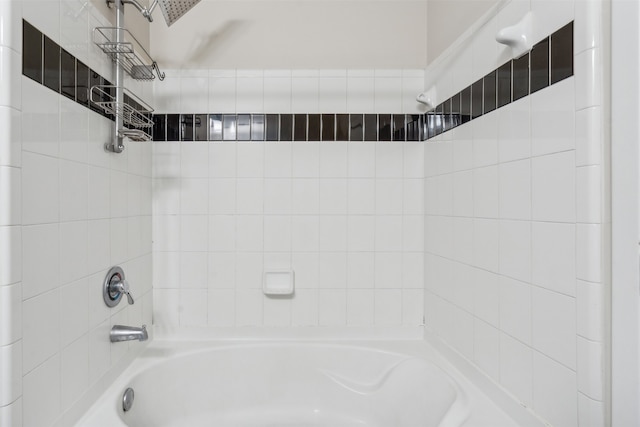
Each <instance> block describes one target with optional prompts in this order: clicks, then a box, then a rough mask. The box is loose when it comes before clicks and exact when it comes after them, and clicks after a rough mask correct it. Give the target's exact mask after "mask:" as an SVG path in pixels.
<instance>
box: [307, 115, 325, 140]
mask: <svg viewBox="0 0 640 427" xmlns="http://www.w3.org/2000/svg"><path fill="white" fill-rule="evenodd" d="M307 117H308V124H309V127H308V130H307V141H320V132H321V129H320V126H321V123H322V122H321V117H320V114H309V115H308V116H307Z"/></svg>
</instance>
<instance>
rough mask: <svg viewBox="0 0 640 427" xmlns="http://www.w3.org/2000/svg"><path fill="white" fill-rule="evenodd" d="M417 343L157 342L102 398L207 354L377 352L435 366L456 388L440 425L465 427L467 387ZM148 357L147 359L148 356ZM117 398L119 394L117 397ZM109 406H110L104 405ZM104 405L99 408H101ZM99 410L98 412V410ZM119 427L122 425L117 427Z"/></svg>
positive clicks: (412, 341) (309, 341) (413, 341)
mask: <svg viewBox="0 0 640 427" xmlns="http://www.w3.org/2000/svg"><path fill="white" fill-rule="evenodd" d="M418 342H419V341H418V340H411V341H406V340H396V341H390V340H384V341H381V340H378V341H371V340H350V339H349V340H347V339H344V338H341V339H333V340H319V339H312V338H309V339H306V340H303V341H301V340H299V339H293V338H290V339H257V338H251V339H241V338H236V339H233V340H229V339H213V340H212V339H197V340H184V339H183V340H172V339H156V340H154V341H153V342H152V343H151V344H150V345H149V346H147V348H146V349H145V350H144V351H143V352H142V353H141V354H140V355H139V356H138V358H136V359H135V360H134V361H133V362H132V363H131V365H130V366H128V367H127V369H126V370H125V371H124V372H123V373H122V375H121V376H119V377H118V378H117V379H116V381H115V382H114V383H113V384H111V385H110V386H109V388H108V389H107V390H106V391H105V392H104V393H103V395H107V393H108V392H110V391H111V392H115V391H116V390H114V389H118V391H120V392H123V391H124V390H125V389H126V388H127V387H128V386H129V385H130V383H131V381H132V380H133V379H135V378H136V377H137V376H138V375H141V374H143V373H145V372H147V371H149V370H152V369H154V368H156V367H161V366H162V364H163V363H166V362H167V361H168V360H172V359H181V358H188V357H190V356H194V355H200V354H203V353H208V352H213V353H215V352H218V351H228V350H231V351H233V350H245V349H246V350H250V349H269V348H282V347H284V348H287V347H291V348H295V347H304V348H305V350H306V349H308V348H313V347H317V348H323V349H338V350H347V351H349V350H355V351H361V352H363V353H367V352H375V353H380V354H384V355H388V356H393V357H397V358H398V359H399V360H400V361H401V362H404V361H406V360H411V359H419V360H421V361H424V362H425V363H427V364H429V365H432V366H433V367H434V368H435V370H436V371H437V372H438V373H439V374H441V375H443V377H444V378H445V379H446V380H447V381H448V384H449V385H450V386H451V387H452V388H453V390H454V391H455V393H456V399H455V400H454V401H453V403H452V404H451V406H449V407H448V408H447V411H446V412H445V414H444V416H443V418H442V422H441V423H440V424H439V425H438V427H462V426H463V425H464V423H465V421H466V420H467V419H468V418H469V416H470V412H471V408H470V399H469V395H468V393H467V391H466V390H465V388H464V387H462V386H461V385H460V384H459V383H458V381H457V380H456V379H455V378H454V376H453V375H451V373H450V372H449V371H448V370H447V369H446V367H443V366H440V364H439V363H436V362H435V361H434V360H432V359H431V357H432V356H434V354H430V355H429V356H428V357H425V355H424V354H421V353H422V351H420V349H418V348H414V347H415V345H414V344H415V343H418ZM176 343H179V346H176ZM399 343H401V346H402V347H403V348H402V351H399V350H398V348H396V346H397V345H398V344H399ZM156 350H160V351H163V350H165V351H168V353H164V354H162V355H159V356H157V357H156V356H153V355H152V354H149V355H147V354H148V353H151V352H153V351H156ZM422 350H424V349H422ZM145 355H147V356H145ZM116 395H118V394H116ZM105 404H106V405H107V406H108V405H109V403H108V402H105ZM112 404H114V405H117V401H114V402H112ZM96 406H98V405H92V406H91V407H90V408H89V409H88V410H87V412H86V414H84V415H83V417H82V418H81V419H80V420H78V423H77V424H79V423H80V422H81V421H83V420H84V419H85V418H86V417H85V415H87V414H88V413H89V411H90V410H92V409H94V408H95V407H96ZM102 406H103V405H99V407H102ZM95 409H98V408H95ZM115 410H116V411H117V417H118V419H119V421H121V422H122V427H124V426H127V424H125V422H124V420H122V418H121V416H122V411H121V410H119V408H115ZM118 427H120V425H118Z"/></svg>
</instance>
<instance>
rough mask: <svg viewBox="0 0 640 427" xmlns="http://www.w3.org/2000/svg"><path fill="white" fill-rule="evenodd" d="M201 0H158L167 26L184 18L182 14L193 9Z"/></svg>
mask: <svg viewBox="0 0 640 427" xmlns="http://www.w3.org/2000/svg"><path fill="white" fill-rule="evenodd" d="M199 2H200V0H158V4H159V5H160V9H162V14H163V15H164V20H165V21H167V27H170V26H171V24H173V23H174V22H176V21H177V20H178V19H180V18H182V15H184V14H185V13H187V12H188V11H190V10H191V8H192V7H193V6H195V5H196V4H198V3H199Z"/></svg>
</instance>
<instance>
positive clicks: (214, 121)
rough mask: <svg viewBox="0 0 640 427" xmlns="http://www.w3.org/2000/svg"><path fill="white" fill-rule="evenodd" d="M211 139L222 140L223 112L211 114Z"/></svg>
mask: <svg viewBox="0 0 640 427" xmlns="http://www.w3.org/2000/svg"><path fill="white" fill-rule="evenodd" d="M209 141H222V114H209Z"/></svg>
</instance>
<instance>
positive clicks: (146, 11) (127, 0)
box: [107, 0, 158, 22]
mask: <svg viewBox="0 0 640 427" xmlns="http://www.w3.org/2000/svg"><path fill="white" fill-rule="evenodd" d="M111 3H118V1H117V0H107V5H109V7H111ZM120 3H122V4H130V5H132V6H133V7H135V8H136V9H138V11H139V12H140V13H141V14H142V16H144V17H145V18H147V20H148V21H149V22H153V16H151V14H152V13H153V11H154V10H155V9H156V6H158V0H153V3H151V6H149V7H144V6H142V5H141V4H140V2H139V1H138V0H120Z"/></svg>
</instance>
